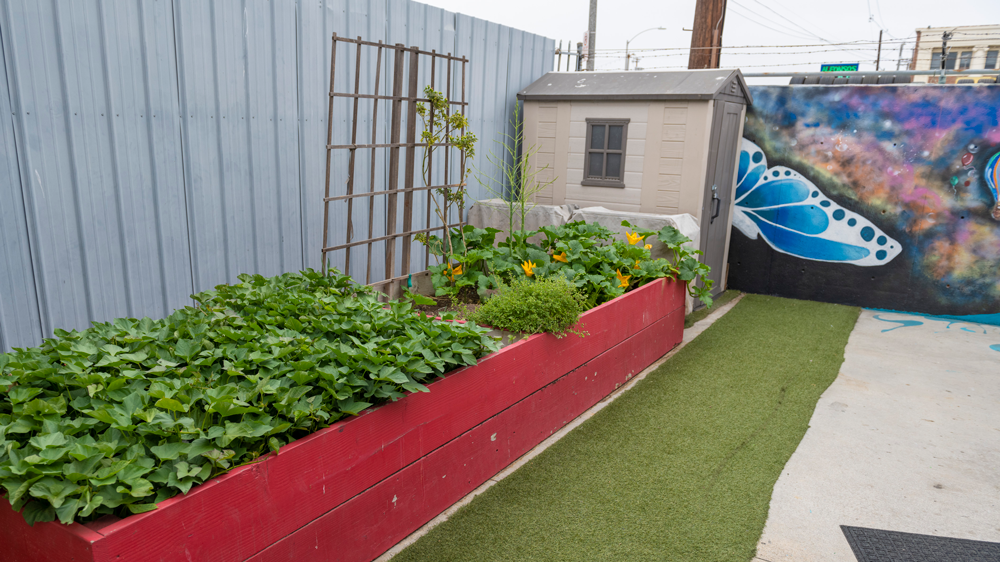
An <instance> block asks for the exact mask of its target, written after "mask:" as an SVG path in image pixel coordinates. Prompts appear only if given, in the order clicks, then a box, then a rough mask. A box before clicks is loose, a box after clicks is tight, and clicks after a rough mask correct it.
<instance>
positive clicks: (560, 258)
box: [552, 252, 569, 263]
mask: <svg viewBox="0 0 1000 562" xmlns="http://www.w3.org/2000/svg"><path fill="white" fill-rule="evenodd" d="M552 259H554V260H555V261H561V262H563V263H569V260H568V259H566V252H563V253H561V254H552Z"/></svg>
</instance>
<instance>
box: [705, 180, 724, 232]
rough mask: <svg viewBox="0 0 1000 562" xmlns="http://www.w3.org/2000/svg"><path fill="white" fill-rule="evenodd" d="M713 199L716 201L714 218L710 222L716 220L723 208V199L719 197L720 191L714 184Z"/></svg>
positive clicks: (713, 212)
mask: <svg viewBox="0 0 1000 562" xmlns="http://www.w3.org/2000/svg"><path fill="white" fill-rule="evenodd" d="M712 201H714V202H715V210H714V211H712V218H711V220H709V221H708V224H712V223H713V222H715V219H716V217H718V216H719V210H720V209H721V208H722V199H719V192H718V191H717V190H716V187H715V186H714V185H713V186H712Z"/></svg>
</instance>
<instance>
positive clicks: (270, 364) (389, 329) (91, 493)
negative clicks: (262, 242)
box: [0, 270, 498, 524]
mask: <svg viewBox="0 0 1000 562" xmlns="http://www.w3.org/2000/svg"><path fill="white" fill-rule="evenodd" d="M239 280H240V282H239V283H237V284H234V285H220V286H219V287H216V289H215V290H214V291H207V292H204V293H200V294H197V295H194V299H195V301H197V302H198V306H196V307H185V308H183V309H180V310H178V311H176V312H174V313H173V314H171V315H170V316H169V317H167V318H165V319H163V320H150V319H149V318H143V319H141V320H135V319H118V320H115V321H114V322H110V323H95V324H94V325H93V327H91V328H88V329H86V330H83V331H69V332H67V331H63V330H57V331H56V337H54V338H49V339H46V340H45V342H44V343H43V344H42V345H41V346H39V347H35V348H30V349H18V350H15V351H13V352H12V353H8V354H0V485H2V486H3V487H4V489H5V490H6V496H7V500H8V501H9V502H10V503H11V504H12V505H13V508H14V509H15V510H20V509H22V508H23V509H24V511H23V515H24V517H25V519H26V520H27V521H28V523H30V524H33V523H35V522H37V521H50V520H53V519H55V518H58V519H59V520H60V521H61V522H63V523H67V524H68V523H71V522H72V521H74V520H76V521H86V520H88V519H92V518H95V517H97V516H100V515H103V514H117V515H120V516H124V515H128V514H129V513H142V512H145V511H149V510H152V509H155V508H156V503H157V502H160V501H162V500H164V499H166V498H169V497H171V496H174V495H176V494H177V493H187V492H188V490H190V489H191V487H192V486H194V485H196V484H199V483H201V482H204V481H205V480H207V479H209V478H212V477H213V476H216V475H218V474H221V473H223V472H226V471H227V470H229V469H231V468H233V467H235V466H238V465H241V464H245V463H249V462H253V461H254V460H256V459H258V458H259V457H261V456H262V455H265V454H267V453H268V452H270V451H275V452H277V451H278V450H279V449H280V448H281V447H282V446H283V445H285V444H287V443H289V442H290V441H294V440H295V439H298V438H300V437H303V436H305V435H307V434H309V433H311V432H314V431H316V430H317V429H320V428H322V427H326V426H328V425H329V424H331V423H332V422H334V421H336V420H338V419H340V418H343V417H344V416H349V415H357V414H358V413H359V412H361V411H362V410H364V409H366V408H368V407H370V406H372V405H373V404H377V403H379V402H384V401H387V400H396V399H398V398H401V397H402V396H404V394H405V393H406V392H425V391H427V388H426V387H425V386H424V383H426V382H428V381H429V380H430V379H432V378H434V377H435V376H439V375H443V374H444V373H446V372H448V371H450V370H452V369H454V368H457V367H460V366H463V365H473V364H475V363H476V359H477V358H478V357H480V356H482V355H484V354H486V353H488V352H491V351H495V350H496V349H498V345H497V343H496V341H495V340H494V339H493V338H491V337H489V336H487V335H486V330H485V329H483V328H479V327H477V326H475V325H472V324H460V323H452V322H441V321H435V320H433V319H431V318H427V317H423V316H420V315H417V314H414V313H413V311H412V309H411V305H410V304H409V303H401V302H390V303H382V302H379V300H378V298H377V296H376V294H375V293H374V292H373V291H372V290H371V289H368V288H366V287H361V286H358V285H356V284H354V283H353V282H352V281H351V280H350V278H349V277H347V276H343V275H339V274H337V273H336V272H334V273H333V274H332V275H327V276H324V275H322V274H320V273H317V272H315V271H312V270H307V271H303V272H301V273H294V274H284V275H279V276H277V277H272V278H265V277H262V276H260V275H241V276H240V277H239Z"/></svg>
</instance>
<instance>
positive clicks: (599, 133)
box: [517, 70, 753, 294]
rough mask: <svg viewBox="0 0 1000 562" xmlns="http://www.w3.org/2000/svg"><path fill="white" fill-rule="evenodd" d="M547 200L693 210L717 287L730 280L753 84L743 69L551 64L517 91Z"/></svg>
mask: <svg viewBox="0 0 1000 562" xmlns="http://www.w3.org/2000/svg"><path fill="white" fill-rule="evenodd" d="M517 97H518V99H520V100H521V101H523V102H524V146H525V147H529V146H532V145H534V146H536V147H537V148H538V152H537V153H536V154H535V156H534V158H533V159H532V161H530V162H529V163H528V165H529V166H531V167H532V168H534V169H536V170H541V171H540V172H539V174H538V176H537V179H539V180H540V181H542V182H547V181H549V180H555V181H554V182H553V183H552V184H551V185H550V186H549V187H547V188H546V189H545V190H543V191H542V192H540V193H539V194H538V195H537V196H536V202H538V203H541V204H548V205H563V204H567V203H572V204H576V205H579V206H580V207H591V206H601V207H607V208H609V209H614V210H619V211H632V212H640V213H655V214H664V215H676V214H680V213H690V214H691V215H693V216H694V217H695V218H697V219H698V221H699V224H700V226H701V244H700V246H701V250H702V251H703V252H704V253H705V256H704V258H703V260H704V262H705V263H706V264H708V265H709V266H710V267H711V268H712V274H711V277H712V279H714V280H715V286H714V289H713V293H716V294H717V293H718V292H721V291H722V290H724V289H725V280H726V275H725V273H726V263H727V261H726V260H727V258H728V252H729V231H730V225H731V224H732V207H733V205H732V203H733V194H734V184H735V182H736V163H737V160H738V157H739V145H740V138H741V137H742V136H743V122H744V115H745V113H746V106H747V105H750V104H751V103H752V101H753V100H752V97H751V96H750V91H749V90H748V89H747V85H746V82H745V81H744V80H743V75H742V74H741V73H740V71H739V70H685V71H678V72H573V73H562V72H550V73H548V74H546V75H545V76H543V77H542V78H540V79H539V80H537V81H535V82H534V83H533V84H531V85H530V86H528V87H527V88H525V89H523V90H521V91H520V92H518V95H517Z"/></svg>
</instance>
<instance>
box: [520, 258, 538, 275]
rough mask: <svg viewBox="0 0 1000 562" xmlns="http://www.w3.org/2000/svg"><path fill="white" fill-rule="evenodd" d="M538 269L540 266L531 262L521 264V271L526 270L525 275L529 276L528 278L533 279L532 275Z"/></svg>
mask: <svg viewBox="0 0 1000 562" xmlns="http://www.w3.org/2000/svg"><path fill="white" fill-rule="evenodd" d="M536 267H538V264H537V263H535V262H533V261H531V260H528V261H526V262H524V263H522V264H521V269H523V270H524V274H525V275H527V276H528V277H531V276H532V275H534V274H535V268H536Z"/></svg>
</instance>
